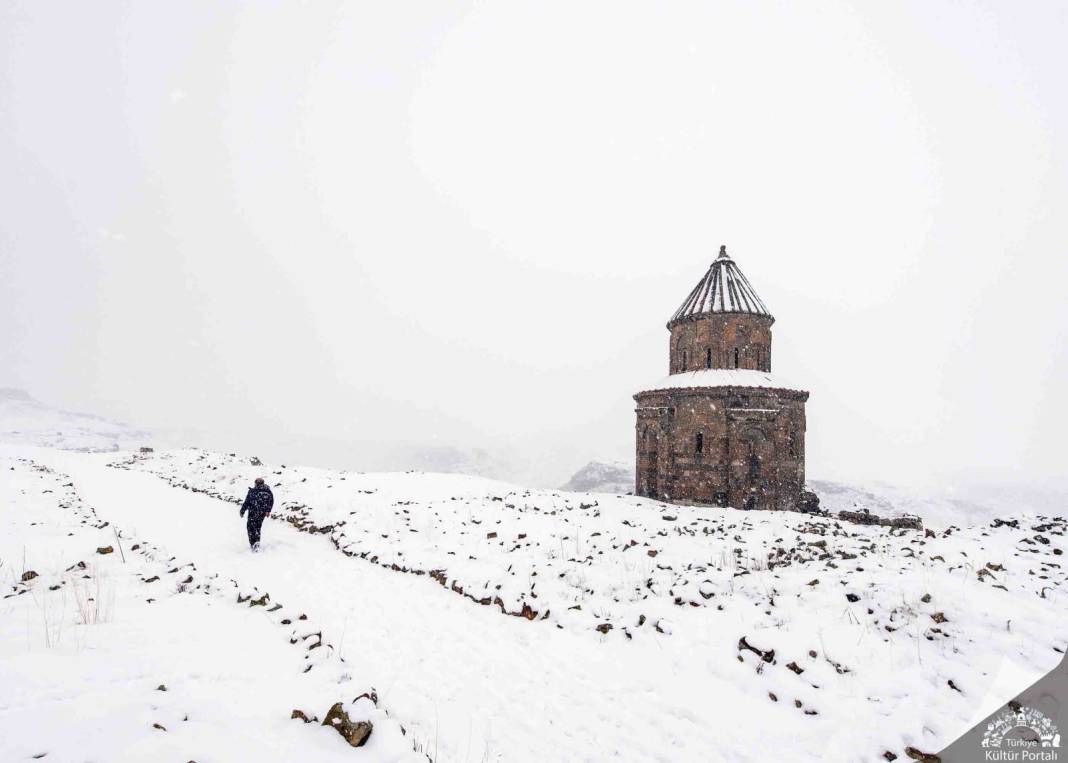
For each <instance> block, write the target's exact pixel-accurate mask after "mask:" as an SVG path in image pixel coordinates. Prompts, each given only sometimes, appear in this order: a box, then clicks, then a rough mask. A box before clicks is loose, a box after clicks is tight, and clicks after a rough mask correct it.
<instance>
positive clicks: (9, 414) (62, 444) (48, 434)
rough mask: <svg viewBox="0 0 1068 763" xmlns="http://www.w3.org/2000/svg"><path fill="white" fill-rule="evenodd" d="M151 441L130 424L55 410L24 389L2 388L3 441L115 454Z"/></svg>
mask: <svg viewBox="0 0 1068 763" xmlns="http://www.w3.org/2000/svg"><path fill="white" fill-rule="evenodd" d="M149 438H150V435H149V434H148V433H147V432H144V431H141V430H138V429H134V428H133V427H130V426H127V425H126V424H121V423H118V422H115V421H109V420H108V419H105V418H101V417H100V416H93V415H91V414H87V413H76V412H73V411H64V410H61V409H59V408H53V407H52V406H49V405H46V404H44V403H42V402H40V401H38V400H35V399H34V398H33V397H32V396H31V395H30V394H29V393H27V392H25V391H24V390H21V389H0V442H9V443H18V444H21V445H41V446H46V447H50V448H61V449H64V450H81V451H111V450H119V449H120V448H132V447H137V446H138V445H143V444H145V443H146V442H147V441H148V440H149Z"/></svg>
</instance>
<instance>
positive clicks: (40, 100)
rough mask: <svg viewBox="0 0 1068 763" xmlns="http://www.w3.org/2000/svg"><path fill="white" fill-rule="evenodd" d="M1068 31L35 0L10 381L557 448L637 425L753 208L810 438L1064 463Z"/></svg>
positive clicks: (113, 410)
mask: <svg viewBox="0 0 1068 763" xmlns="http://www.w3.org/2000/svg"><path fill="white" fill-rule="evenodd" d="M1066 39H1068V6H1066V5H1065V4H1063V3H1053V2H1049V3H1046V2H1028V3H999V2H990V3H986V4H979V3H975V4H972V3H963V2H952V3H950V2H942V3H930V2H916V3H905V2H898V3H877V2H869V3H855V4H847V3H754V2H738V3H720V2H717V3H711V2H700V3H698V2H693V3H684V2H678V3H653V2H650V3H620V2H603V3H583V2H566V3H545V2H539V3H522V2H500V3H496V2H481V3H473V4H459V3H444V2H440V3H439V2H435V3H411V2H391V3H369V2H368V3H348V4H342V5H334V4H331V3H326V2H316V3H307V4H304V3H287V4H282V3H255V4H248V6H247V7H243V8H236V9H235V8H234V7H232V6H231V4H228V3H215V2H199V3H176V4H170V5H164V4H158V3H151V4H145V3H122V4H120V3H91V4H90V3H74V2H68V3H49V4H45V3H38V2H8V3H5V4H4V5H3V6H2V7H0V168H2V169H0V386H18V387H23V388H25V389H27V390H29V391H30V392H32V393H33V394H34V395H35V396H37V397H38V398H41V399H43V400H46V401H49V402H52V403H56V404H61V405H65V406H67V407H73V408H80V409H88V410H92V411H96V412H99V413H102V414H105V415H109V416H112V417H117V418H122V419H125V420H128V421H130V422H131V423H134V424H137V425H140V426H147V427H156V428H163V429H182V430H185V431H197V432H200V433H204V436H205V437H208V438H209V439H213V441H215V442H218V443H225V444H227V445H228V446H231V447H240V448H243V449H247V450H253V451H255V450H256V449H257V448H258V447H260V446H261V445H262V446H265V444H266V443H271V444H273V445H272V447H274V446H277V447H278V448H282V449H284V447H285V446H286V444H287V443H288V444H289V445H290V446H291V451H292V450H293V449H295V448H296V446H295V445H294V444H295V443H298V442H312V441H314V442H318V443H320V447H319V450H318V451H314V452H313V450H309V451H307V455H308V456H309V457H306V458H303V459H302V458H300V456H301V455H302V454H300V453H295V454H294V455H292V456H288V457H290V458H293V459H294V460H304V461H315V460H324V459H325V460H331V459H327V458H326V457H325V456H324V455H323V453H324V451H323V450H322V448H323V446H322V445H321V444H322V443H324V442H336V443H339V445H338V447H339V448H341V447H342V446H341V445H340V443H345V445H344V446H343V447H344V448H345V449H347V450H345V452H346V453H349V452H351V453H356V454H359V455H358V456H357V455H354V456H352V458H353V459H354V460H356V461H360V459H361V458H365V460H366V459H369V458H370V456H371V455H372V454H374V453H375V452H376V451H378V450H380V449H382V450H384V449H386V448H387V447H389V446H390V445H391V444H395V443H422V442H429V441H435V442H440V443H455V444H459V445H463V446H484V447H487V448H488V449H490V450H491V451H494V452H502V453H503V452H510V453H512V454H513V456H512V457H513V458H518V459H520V460H523V461H528V462H529V463H528V464H527V466H528V471H529V472H530V478H531V479H533V480H535V481H544V482H550V483H551V482H559V481H562V479H564V478H566V476H567V474H568V473H569V472H570V471H573V470H574V469H576V468H578V466H580V465H581V464H582V463H584V462H585V461H586V460H588V459H590V458H601V459H607V458H620V457H623V458H626V457H630V455H631V451H632V444H633V410H632V409H633V401H632V399H631V395H632V394H633V393H634V392H635V391H637V389H639V388H640V387H641V386H642V385H643V384H645V383H647V382H649V381H651V380H654V379H656V378H658V377H660V376H662V375H664V374H665V373H666V369H667V332H666V330H665V329H664V323H665V322H666V320H667V318H668V317H669V316H670V315H671V313H672V312H673V311H674V309H675V308H676V307H677V306H678V304H680V303H681V302H682V300H683V299H684V297H685V296H686V294H687V293H688V292H689V290H690V289H691V288H692V287H693V285H694V284H695V283H696V282H697V280H698V278H699V277H700V276H701V273H702V272H703V270H704V269H705V267H707V264H708V262H709V260H710V259H711V258H712V257H714V256H715V253H716V251H717V249H718V246H719V245H720V244H721V243H725V244H727V246H728V248H729V249H730V251H731V252H732V254H734V255H735V257H736V259H737V261H738V262H739V264H740V265H741V267H742V269H743V271H744V272H745V273H746V275H747V276H748V277H749V279H750V280H751V281H752V282H753V284H754V286H755V287H756V289H757V291H758V293H759V294H760V295H761V297H762V298H763V299H764V301H765V302H766V303H767V304H768V306H769V308H770V309H771V311H772V312H773V313H774V314H775V315H776V317H777V319H778V322H777V323H776V325H775V329H774V336H775V339H774V344H773V367H774V369H775V371H776V372H781V373H782V374H784V375H786V376H787V377H789V378H790V379H792V380H796V381H797V382H798V383H800V384H802V385H804V386H806V387H807V388H808V389H810V390H811V392H812V397H811V400H810V402H809V433H808V471H809V475H810V476H812V477H817V478H818V477H846V478H869V477H877V478H882V479H885V480H887V481H891V482H900V481H911V482H918V481H938V480H940V479H943V478H945V477H946V476H947V475H958V476H959V475H961V474H965V475H972V476H975V477H977V478H983V479H1020V480H1034V479H1043V480H1045V479H1055V478H1058V477H1061V476H1062V475H1063V474H1064V471H1065V470H1064V467H1063V455H1062V454H1063V452H1064V451H1065V448H1064V445H1063V443H1062V435H1063V433H1064V432H1066V431H1068V397H1066V396H1065V394H1064V388H1065V381H1066V379H1068V351H1066V339H1068V309H1066V307H1065V297H1064V293H1065V287H1066V284H1068V260H1066V258H1065V244H1066V242H1068V217H1066V216H1065V214H1064V209H1065V207H1066V203H1068V171H1066V170H1068V158H1066V150H1068V124H1066V119H1068V99H1066V98H1065V95H1064V72H1065V71H1068V54H1066V52H1065V50H1066V46H1065V44H1064V41H1065V40H1066ZM298 450H299V449H298ZM326 451H327V455H329V453H328V451H329V448H327V449H326ZM339 452H340V451H339ZM515 454H519V455H515ZM332 460H333V461H337V460H338V459H337V458H334V459H332ZM368 462H369V461H368ZM361 463H362V462H361ZM352 465H355V466H359V465H360V463H354V464H352Z"/></svg>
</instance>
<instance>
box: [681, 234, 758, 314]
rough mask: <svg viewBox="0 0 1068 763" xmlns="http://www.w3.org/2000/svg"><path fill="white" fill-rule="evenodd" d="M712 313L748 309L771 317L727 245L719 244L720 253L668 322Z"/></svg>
mask: <svg viewBox="0 0 1068 763" xmlns="http://www.w3.org/2000/svg"><path fill="white" fill-rule="evenodd" d="M709 313H747V314H749V315H766V316H768V317H769V318H770V317H772V316H771V313H769V312H768V308H767V307H766V306H765V305H764V302H763V301H762V300H761V299H760V297H758V296H757V293H756V291H755V290H754V289H753V285H752V284H750V283H749V279H747V278H746V277H745V275H744V274H743V273H742V271H741V270H739V268H738V266H737V265H736V264H735V263H734V260H732V259H731V258H730V255H728V254H727V247H725V246H721V247H720V248H719V256H718V257H717V258H716V259H715V260H713V261H712V265H711V266H710V267H709V268H708V271H707V272H706V273H705V274H704V276H703V277H702V278H701V280H700V281H699V282H698V283H697V286H695V287H694V289H693V291H691V292H690V295H689V296H688V297H686V301H685V302H683V303H682V307H680V308H679V309H678V310H676V311H675V314H674V315H672V316H671V320H670V321H669V323H668V325H670V324H671V323H674V322H675V321H677V320H681V319H682V318H689V317H692V316H695V315H707V314H709Z"/></svg>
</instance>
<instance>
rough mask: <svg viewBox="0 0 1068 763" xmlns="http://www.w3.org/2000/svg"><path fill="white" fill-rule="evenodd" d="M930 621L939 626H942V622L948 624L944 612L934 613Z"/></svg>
mask: <svg viewBox="0 0 1068 763" xmlns="http://www.w3.org/2000/svg"><path fill="white" fill-rule="evenodd" d="M931 619H932V620H934V621H935V622H936V623H939V624H942V623H944V622H948V621H947V620H946V615H945V613H944V612H935V613H934V614H933V615H931Z"/></svg>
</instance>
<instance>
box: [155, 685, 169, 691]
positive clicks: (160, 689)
mask: <svg viewBox="0 0 1068 763" xmlns="http://www.w3.org/2000/svg"><path fill="white" fill-rule="evenodd" d="M156 691H167V686H166V684H160V685H159V686H157V687H156Z"/></svg>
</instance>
